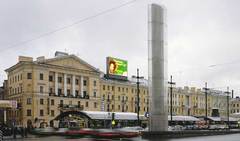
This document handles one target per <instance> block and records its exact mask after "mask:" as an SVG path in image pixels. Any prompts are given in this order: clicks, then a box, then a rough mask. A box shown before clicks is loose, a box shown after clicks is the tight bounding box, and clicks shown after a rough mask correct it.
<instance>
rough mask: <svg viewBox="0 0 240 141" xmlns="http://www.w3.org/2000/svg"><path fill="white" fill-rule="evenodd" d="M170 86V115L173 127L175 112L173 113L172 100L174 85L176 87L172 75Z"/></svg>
mask: <svg viewBox="0 0 240 141" xmlns="http://www.w3.org/2000/svg"><path fill="white" fill-rule="evenodd" d="M168 84H170V115H171V123H170V124H171V125H172V121H173V112H172V105H173V104H172V99H173V95H172V94H173V93H172V92H173V85H176V83H175V82H173V81H172V75H171V76H170V81H169V82H168Z"/></svg>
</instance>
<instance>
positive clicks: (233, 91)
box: [232, 90, 234, 98]
mask: <svg viewBox="0 0 240 141" xmlns="http://www.w3.org/2000/svg"><path fill="white" fill-rule="evenodd" d="M232 98H234V90H232Z"/></svg>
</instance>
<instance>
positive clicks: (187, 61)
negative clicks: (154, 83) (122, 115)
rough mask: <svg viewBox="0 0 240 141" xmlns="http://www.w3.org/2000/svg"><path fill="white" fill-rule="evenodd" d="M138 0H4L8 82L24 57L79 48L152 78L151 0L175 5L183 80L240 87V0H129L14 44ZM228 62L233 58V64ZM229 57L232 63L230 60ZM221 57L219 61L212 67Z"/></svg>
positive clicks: (1, 26) (0, 74)
mask: <svg viewBox="0 0 240 141" xmlns="http://www.w3.org/2000/svg"><path fill="white" fill-rule="evenodd" d="M128 1H130V0H101V1H99V0H88V1H86V0H51V1H49V0H38V1H36V0H35V1H33V0H21V1H16V0H0V81H1V82H2V81H3V79H5V78H6V74H5V72H4V70H5V69H6V68H8V67H10V66H12V65H13V64H15V63H16V62H17V56H19V55H26V56H33V57H34V58H36V57H38V56H43V55H44V56H46V57H48V58H49V57H53V55H54V52H55V51H56V50H59V51H64V50H65V49H66V50H67V52H69V53H74V54H78V55H79V57H80V58H82V59H84V60H85V61H87V62H89V63H90V64H92V65H94V66H95V67H97V68H100V69H101V70H102V71H105V61H106V60H105V58H106V57H107V56H114V57H118V58H122V59H126V60H128V62H129V76H131V75H133V74H135V72H136V68H137V67H138V68H140V73H141V74H142V75H144V76H145V77H147V4H149V3H151V2H155V3H159V4H164V5H165V7H166V8H167V25H168V35H167V36H168V37H167V38H168V48H169V50H168V57H169V58H168V61H169V75H170V74H172V75H173V77H174V80H175V81H176V82H177V86H183V85H189V86H197V87H202V86H204V83H205V81H207V82H209V86H210V87H215V88H217V89H221V90H226V87H227V86H230V88H231V89H235V90H236V91H237V92H239V93H240V82H239V80H240V73H239V70H240V57H239V52H240V40H239V37H240V28H239V25H240V16H239V13H240V10H239V5H240V1H239V0H161V1H160V0H137V1H136V2H134V3H132V4H129V5H127V6H125V7H122V8H120V9H117V10H115V11H112V12H110V13H107V14H105V15H102V16H99V17H97V18H94V19H91V20H88V21H86V22H83V23H80V24H77V25H75V26H72V27H70V28H67V29H65V30H62V31H59V32H56V33H54V34H51V35H49V36H45V37H43V38H41V39H38V40H35V41H32V42H29V43H27V44H23V45H20V46H16V47H14V48H10V49H7V48H9V47H10V46H12V45H14V44H15V43H19V42H22V41H25V40H29V39H32V38H35V37H37V36H39V35H41V34H44V33H47V32H49V31H52V30H55V29H57V28H59V27H62V26H65V25H69V24H71V23H74V22H75V21H78V20H80V19H83V18H86V17H88V16H92V15H94V14H97V13H99V12H101V11H104V10H106V9H109V8H112V7H116V6H118V5H120V4H123V3H125V2H128ZM228 62H233V63H231V64H228ZM224 63H227V64H224ZM214 64H222V65H217V66H215V67H208V66H210V65H214Z"/></svg>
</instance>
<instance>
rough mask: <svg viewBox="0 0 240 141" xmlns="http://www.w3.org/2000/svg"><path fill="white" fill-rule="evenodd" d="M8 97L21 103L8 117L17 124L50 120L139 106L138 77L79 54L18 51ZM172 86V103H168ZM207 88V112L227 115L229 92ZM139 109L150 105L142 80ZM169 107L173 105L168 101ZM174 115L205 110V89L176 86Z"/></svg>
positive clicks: (142, 110)
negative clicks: (111, 74)
mask: <svg viewBox="0 0 240 141" xmlns="http://www.w3.org/2000/svg"><path fill="white" fill-rule="evenodd" d="M6 72H7V75H8V80H7V81H6V82H7V93H5V98H6V99H8V100H16V101H17V102H18V108H17V109H10V110H8V111H7V118H8V122H14V123H15V124H16V125H23V126H27V125H28V124H35V123H46V124H48V125H49V124H50V121H51V120H53V119H54V118H56V116H58V115H59V114H61V113H62V112H66V111H71V110H74V111H107V112H135V113H136V112H137V85H136V81H135V80H127V81H123V80H114V79H107V78H106V77H104V75H105V74H104V73H103V72H101V71H100V70H99V69H97V68H95V67H93V66H92V65H90V64H88V63H87V62H85V61H84V60H82V59H80V58H79V57H77V56H75V55H68V54H60V55H55V57H54V58H50V59H46V58H45V57H38V58H37V60H35V61H34V60H33V58H31V57H23V56H20V57H19V60H18V62H17V64H15V65H13V66H12V67H10V68H8V69H6ZM169 92H170V91H168V104H169V105H170V93H169ZM219 93H221V92H214V91H210V92H209V93H208V116H211V115H212V114H213V113H212V112H213V109H217V111H218V112H219V116H226V96H225V95H223V94H219ZM139 97H140V98H139V100H140V102H139V103H140V115H144V114H145V113H146V112H148V111H149V105H150V103H149V102H150V101H149V99H150V98H149V93H148V86H147V83H141V84H140V91H139ZM168 109H169V113H170V106H168ZM173 115H185V116H187V115H189V116H205V94H204V92H203V91H202V90H201V89H196V88H189V87H184V88H173Z"/></svg>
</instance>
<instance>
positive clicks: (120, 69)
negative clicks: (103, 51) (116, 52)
mask: <svg viewBox="0 0 240 141" xmlns="http://www.w3.org/2000/svg"><path fill="white" fill-rule="evenodd" d="M107 73H108V74H110V75H117V76H124V77H127V73H128V62H127V61H125V60H122V59H117V58H113V57H108V58H107Z"/></svg>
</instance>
